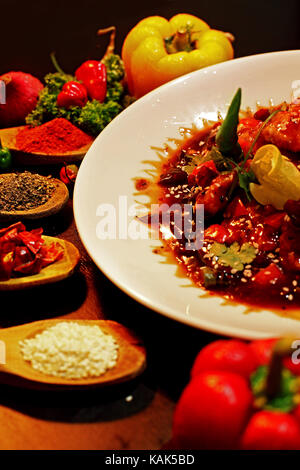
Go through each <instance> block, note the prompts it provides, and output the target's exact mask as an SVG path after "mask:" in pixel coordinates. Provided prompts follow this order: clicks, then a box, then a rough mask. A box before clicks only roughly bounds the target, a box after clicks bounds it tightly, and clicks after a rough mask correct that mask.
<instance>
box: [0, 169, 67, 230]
mask: <svg viewBox="0 0 300 470" xmlns="http://www.w3.org/2000/svg"><path fill="white" fill-rule="evenodd" d="M10 176H11V174H10V173H3V174H1V175H0V180H3V179H4V180H5V179H6V178H7V179H8V178H9V177H10ZM49 181H50V182H51V183H54V184H55V186H56V189H55V190H54V192H53V194H52V196H51V198H50V199H48V201H47V202H46V203H45V204H42V205H41V206H37V207H35V208H34V209H30V210H25V211H1V210H0V221H6V220H7V221H9V220H16V219H24V220H25V219H41V218H42V217H49V216H50V215H54V214H56V213H57V212H59V211H60V210H61V209H63V207H64V206H65V205H66V203H67V202H68V199H69V190H68V188H67V186H66V185H65V184H64V183H63V182H62V181H60V180H58V179H56V178H51V179H49Z"/></svg>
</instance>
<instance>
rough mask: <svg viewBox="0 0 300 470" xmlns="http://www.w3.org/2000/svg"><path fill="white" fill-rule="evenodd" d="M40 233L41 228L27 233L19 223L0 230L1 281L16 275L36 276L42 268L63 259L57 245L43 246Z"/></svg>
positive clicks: (60, 248) (41, 231)
mask: <svg viewBox="0 0 300 470" xmlns="http://www.w3.org/2000/svg"><path fill="white" fill-rule="evenodd" d="M42 233H43V229H42V228H38V229H34V230H31V231H30V232H29V231H27V230H26V228H25V226H24V225H23V224H22V223H20V222H18V223H16V224H13V225H11V226H10V227H7V228H5V229H2V230H0V279H1V280H8V279H10V278H11V277H12V276H13V275H16V274H18V275H20V274H22V275H32V274H38V273H39V272H40V271H41V269H42V268H44V267H45V266H48V265H49V264H51V263H54V262H55V261H57V260H59V259H61V258H62V257H63V254H64V251H63V248H62V247H61V246H60V245H59V243H52V244H50V245H45V242H44V240H43V238H42Z"/></svg>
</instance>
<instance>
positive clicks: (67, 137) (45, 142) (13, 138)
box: [0, 118, 94, 165]
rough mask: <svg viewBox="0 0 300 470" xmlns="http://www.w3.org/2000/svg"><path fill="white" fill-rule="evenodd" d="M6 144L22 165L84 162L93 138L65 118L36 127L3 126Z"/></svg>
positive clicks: (3, 144) (0, 131)
mask: <svg viewBox="0 0 300 470" xmlns="http://www.w3.org/2000/svg"><path fill="white" fill-rule="evenodd" d="M0 140H1V142H2V146H3V147H7V148H9V149H10V150H11V151H12V152H13V154H14V161H15V162H16V163H17V164H19V165H40V164H53V163H70V162H76V161H81V160H82V159H83V157H84V156H85V154H86V152H87V151H88V149H89V148H90V146H91V144H92V143H93V141H94V139H93V137H91V136H90V135H88V134H86V133H85V132H83V131H82V130H81V129H79V128H78V127H76V126H74V125H73V124H72V123H71V122H69V121H68V120H67V119H64V118H56V119H53V120H51V121H49V122H46V123H45V124H42V125H40V126H37V127H30V126H20V127H12V128H9V129H0Z"/></svg>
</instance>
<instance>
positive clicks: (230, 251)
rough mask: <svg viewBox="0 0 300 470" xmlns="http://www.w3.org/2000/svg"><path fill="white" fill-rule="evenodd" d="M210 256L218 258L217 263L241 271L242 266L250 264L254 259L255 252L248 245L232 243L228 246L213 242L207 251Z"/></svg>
mask: <svg viewBox="0 0 300 470" xmlns="http://www.w3.org/2000/svg"><path fill="white" fill-rule="evenodd" d="M209 252H210V254H211V255H212V256H217V257H218V263H219V264H222V265H223V266H230V267H231V268H233V269H236V270H237V271H243V269H244V265H245V264H249V263H251V262H252V261H253V260H254V259H255V257H256V250H255V248H254V246H253V245H250V243H244V244H243V245H242V246H240V245H239V244H238V243H237V242H234V243H233V244H232V245H230V246H226V245H224V244H222V243H217V242H214V243H213V244H212V246H211V247H210V249H209Z"/></svg>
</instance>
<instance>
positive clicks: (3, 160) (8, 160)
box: [0, 141, 12, 170]
mask: <svg viewBox="0 0 300 470" xmlns="http://www.w3.org/2000/svg"><path fill="white" fill-rule="evenodd" d="M11 165H12V156H11V153H10V150H9V149H8V148H6V147H2V145H1V141H0V170H7V169H8V168H10V167H11Z"/></svg>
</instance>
